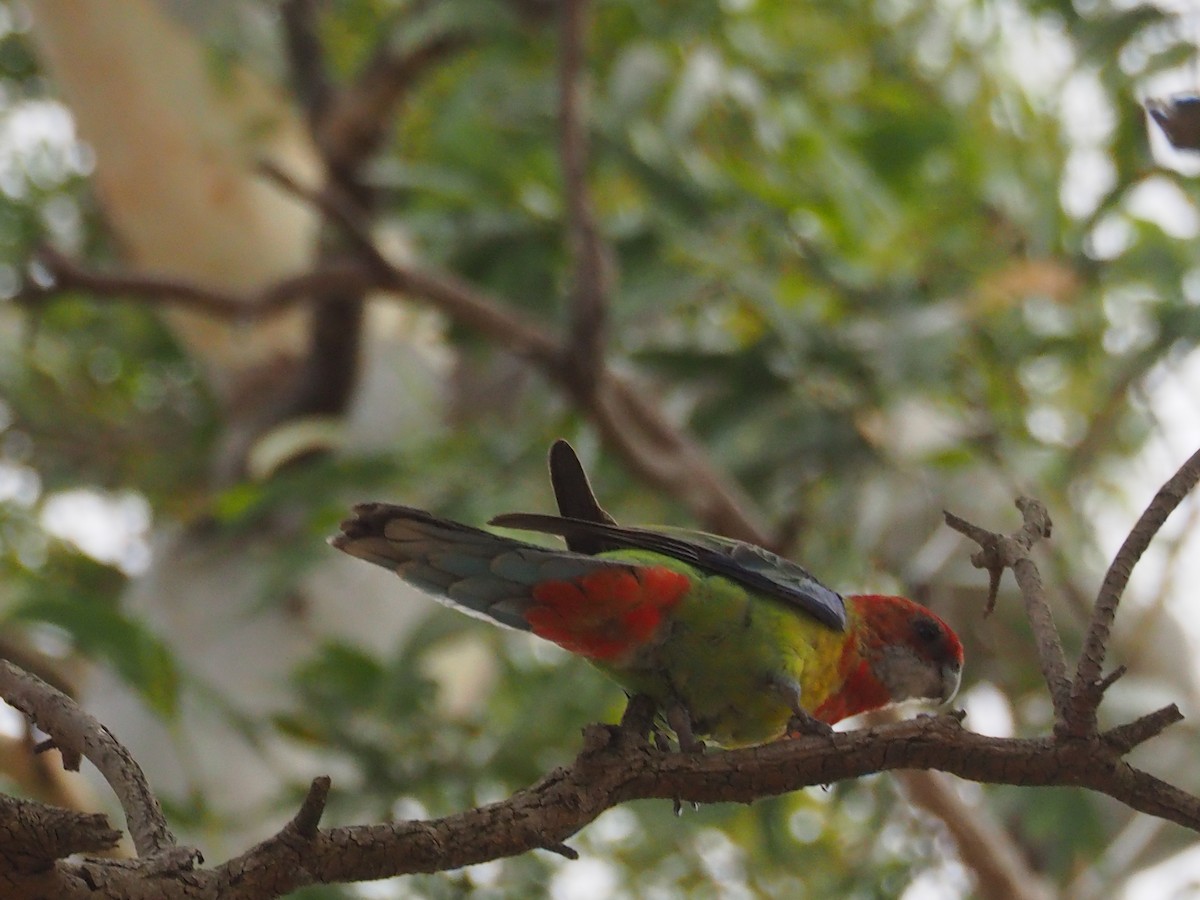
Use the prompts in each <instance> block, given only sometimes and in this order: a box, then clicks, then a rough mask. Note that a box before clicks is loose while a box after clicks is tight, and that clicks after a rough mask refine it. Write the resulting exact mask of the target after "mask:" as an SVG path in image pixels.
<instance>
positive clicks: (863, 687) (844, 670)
mask: <svg viewBox="0 0 1200 900" xmlns="http://www.w3.org/2000/svg"><path fill="white" fill-rule="evenodd" d="M864 599H866V598H862V597H857V596H850V597H847V598H846V614H847V622H846V642H845V644H844V645H843V646H842V655H841V658H840V659H839V660H838V674H839V675H840V676H841V687H840V688H838V689H837V690H835V691H834V692H833V693H832V694H830V695H829V697H827V698H826V699H825V701H824V702H823V703H822V704H821V705H820V706H818V707H817V708H816V710H814V711H813V716H814V717H816V718H818V719H820V720H821V721H822V722H825V723H827V724H829V725H832V724H834V723H835V722H840V721H841V720H842V719H848V718H850V716H856V715H858V714H859V713H862V712H866V711H867V710H870V709H878V708H879V707H880V706H884V705H886V704H887V703H888V702H889V701H890V700H891V695H890V694H889V693H888V690H887V688H886V687H885V686H884V685H883V683H882V682H881V681H880V680H879V678H878V677H876V675H875V671H874V669H873V668H872V665H871V660H870V659H869V658H868V656H867V654H866V652H865V651H866V647H867V646H869V645H870V643H871V637H872V635H873V633H874V631H873V629H874V621H873V616H872V610H873V607H872V606H871V604H870V602H869V600H868V601H867V602H865V603H864V602H863V601H864Z"/></svg>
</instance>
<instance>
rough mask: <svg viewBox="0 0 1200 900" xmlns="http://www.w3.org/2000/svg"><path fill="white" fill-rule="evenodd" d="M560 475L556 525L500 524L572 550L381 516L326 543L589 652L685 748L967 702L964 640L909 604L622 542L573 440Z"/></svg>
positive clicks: (655, 534) (626, 536)
mask: <svg viewBox="0 0 1200 900" xmlns="http://www.w3.org/2000/svg"><path fill="white" fill-rule="evenodd" d="M550 473H551V480H552V482H553V484H554V491H555V495H556V497H557V499H558V506H559V512H560V513H561V516H548V515H535V514H527V513H515V514H510V515H503V516H498V517H496V518H495V519H493V520H492V521H491V523H490V524H493V525H498V526H503V527H508V528H519V529H524V530H530V531H540V532H546V533H550V534H556V535H560V536H561V537H563V538H564V539H565V540H566V543H567V547H568V549H567V550H565V551H564V550H554V549H549V548H546V547H541V546H536V545H533V544H528V543H524V542H522V541H516V540H513V539H511V538H508V537H503V536H501V535H497V534H493V533H491V532H487V531H483V530H481V529H478V528H472V527H470V526H468V525H462V524H459V523H457V522H451V521H449V520H446V519H441V518H438V517H436V516H433V515H430V514H429V513H427V512H424V511H422V510H418V509H413V508H410V507H405V506H393V505H389V504H384V503H367V504H363V505H360V506H356V507H355V509H354V517H353V518H351V519H349V520H347V521H346V522H343V523H342V526H341V533H340V534H338V535H336V536H335V537H334V538H332V540H331V542H332V544H333V545H334V546H335V547H337V548H339V549H341V550H344V551H345V552H346V553H349V554H352V555H354V556H358V557H361V558H362V559H365V560H367V561H369V562H373V563H376V564H377V565H380V566H384V567H385V568H388V569H392V570H393V571H395V572H396V574H398V575H399V576H400V577H401V578H403V579H404V580H405V581H407V582H409V583H410V584H412V585H414V586H416V587H418V588H420V589H422V590H423V591H426V592H428V593H430V594H432V595H433V596H434V597H435V598H436V599H438V600H440V601H441V602H443V603H445V604H447V605H450V606H453V607H455V608H457V609H459V610H461V611H463V612H466V613H468V614H472V615H476V616H480V617H483V618H487V619H490V620H492V621H494V622H497V623H499V624H501V625H507V626H510V627H512V628H517V629H521V630H523V631H532V632H533V633H534V634H536V635H538V636H539V637H542V638H545V639H547V640H549V641H553V642H554V643H556V644H558V645H559V646H560V647H563V648H565V649H567V650H569V651H571V652H572V653H576V654H579V655H580V656H583V657H584V658H586V659H587V660H589V661H590V662H591V663H593V664H594V665H595V666H596V667H598V668H599V669H601V670H603V671H604V672H606V673H607V674H608V675H610V676H611V677H612V678H613V679H614V680H616V681H617V682H618V683H619V684H620V685H621V686H622V687H624V688H625V689H626V691H628V692H630V693H631V694H644V695H647V696H649V697H650V698H651V699H652V700H653V701H654V702H655V703H656V704H657V705H658V707H659V710H660V711H661V712H662V714H663V715H664V716H665V717H666V720H667V722H668V723H669V724H670V726H671V727H672V729H673V730H674V731H675V732H676V733H677V735H678V736H679V738H680V744H681V745H682V746H694V745H695V738H694V737H693V735H695V736H696V737H709V738H711V739H712V740H714V741H716V742H717V743H719V744H721V745H723V746H726V747H735V746H742V745H748V744H758V743H763V742H765V741H769V740H773V739H775V738H777V737H780V736H782V735H784V734H787V733H789V732H793V731H806V730H812V729H813V727H814V726H816V727H817V728H821V727H826V728H827V726H828V725H832V724H833V723H835V722H837V721H839V720H841V719H843V718H846V717H847V716H852V715H855V714H856V713H860V712H865V711H867V710H871V709H876V708H878V707H881V706H886V705H888V704H890V703H894V702H898V701H901V700H906V699H909V698H929V699H936V700H940V701H943V702H945V701H948V700H950V698H951V697H952V696H953V695H954V693H955V691H956V690H957V689H958V682H959V676H960V674H961V672H962V663H963V651H962V644H961V643H960V642H959V640H958V637H957V636H956V635H955V634H954V632H953V631H952V630H951V629H950V627H949V626H948V625H947V624H946V623H945V622H943V621H942V620H941V619H940V618H938V617H937V616H936V615H934V614H933V613H932V612H930V611H929V610H927V609H925V608H924V607H922V606H919V605H918V604H916V603H914V602H913V601H911V600H906V599H905V598H903V597H890V596H882V595H878V594H862V595H850V596H847V597H845V598H843V597H842V596H840V595H839V594H837V593H835V592H834V591H832V590H830V589H829V588H827V587H825V586H824V585H822V584H821V583H820V582H819V581H817V580H816V579H815V578H813V576H812V575H810V574H809V573H808V572H807V571H805V570H804V569H803V568H801V567H800V566H798V565H797V564H795V563H793V562H790V561H788V560H786V559H783V558H782V557H780V556H777V555H776V554H774V553H771V552H770V551H768V550H764V549H763V548H761V547H756V546H754V545H752V544H747V543H743V542H740V541H734V540H730V539H728V538H723V537H717V536H714V535H711V534H704V533H701V532H693V531H684V530H680V529H665V528H656V529H649V528H623V527H621V526H619V525H617V524H616V523H615V521H614V520H613V519H612V517H611V516H609V515H608V513H606V512H605V511H604V510H603V509H602V508H601V507H600V505H599V504H598V503H597V502H596V499H595V497H594V495H593V494H592V491H591V487H590V485H589V484H588V480H587V476H586V474H585V473H584V471H583V468H582V466H581V465H580V463H579V460H578V458H577V457H576V456H575V452H574V450H572V449H571V446H570V445H569V444H567V443H566V442H565V441H558V442H556V443H555V445H554V446H553V448H551V452H550Z"/></svg>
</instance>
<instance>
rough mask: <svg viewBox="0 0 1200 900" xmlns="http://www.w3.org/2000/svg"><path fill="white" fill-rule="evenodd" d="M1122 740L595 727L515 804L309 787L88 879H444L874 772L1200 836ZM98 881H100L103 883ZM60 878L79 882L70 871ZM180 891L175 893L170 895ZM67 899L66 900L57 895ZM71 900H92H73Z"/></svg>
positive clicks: (953, 730) (174, 892)
mask: <svg viewBox="0 0 1200 900" xmlns="http://www.w3.org/2000/svg"><path fill="white" fill-rule="evenodd" d="M1120 734H1121V733H1120V732H1119V731H1114V732H1109V733H1103V734H1100V735H1097V736H1094V737H1092V738H1088V739H1084V740H1077V739H1058V738H1054V737H1049V738H1036V739H1017V738H994V737H985V736H983V735H979V734H974V733H972V732H969V731H965V730H963V729H962V727H961V725H960V724H959V720H958V718H957V717H955V716H939V717H933V716H921V717H918V718H916V719H909V720H907V721H903V722H899V723H895V724H888V725H882V726H878V727H874V728H870V729H862V730H858V731H850V732H835V733H834V734H832V735H829V736H822V737H815V738H801V739H793V740H781V741H777V742H775V743H773V744H767V745H764V746H761V747H753V748H749V749H745V750H736V751H728V752H715V753H707V754H694V753H674V752H671V753H664V752H660V751H657V750H655V749H653V748H652V747H651V746H650V745H649V744H648V743H647V742H646V740H645V738H644V737H643V736H641V735H639V734H636V733H635V732H633V731H630V730H628V729H624V728H621V727H620V726H603V725H593V726H590V727H589V728H588V729H587V730H586V732H585V737H584V747H583V749H582V751H581V752H580V754H579V755H578V756H577V757H576V759H575V760H574V762H573V763H572V764H571V765H570V766H568V767H566V768H562V769H556V770H555V771H553V772H551V773H550V774H549V775H547V776H546V777H544V778H543V779H542V780H541V781H539V782H538V783H537V784H535V785H533V786H532V787H530V788H528V789H527V790H524V791H519V792H517V793H516V794H514V795H513V796H511V797H509V798H508V799H507V800H505V801H503V802H500V803H493V804H489V805H487V806H483V807H479V808H478V809H472V810H468V811H465V812H462V813H458V814H456V815H452V816H447V817H445V818H441V819H432V820H426V821H409V822H398V823H390V824H380V825H358V826H345V827H338V828H331V829H318V828H317V827H316V822H317V819H318V818H319V813H320V808H321V806H322V804H323V802H324V794H325V792H326V791H327V790H328V782H327V781H326V780H324V779H318V780H317V781H316V782H314V784H313V788H312V789H311V790H310V792H309V796H308V798H306V800H305V802H304V804H303V805H302V806H301V809H300V811H299V812H298V813H297V814H296V816H295V817H294V818H293V819H292V821H291V822H290V823H289V824H288V825H286V826H285V827H284V828H283V829H282V830H281V831H280V832H279V833H278V834H277V835H275V836H274V837H272V838H269V839H268V840H266V841H264V842H263V843H261V844H259V845H257V846H255V847H253V848H251V849H250V850H249V851H247V852H246V853H244V854H242V855H241V856H238V857H236V858H234V859H231V860H229V861H228V862H226V863H224V864H222V865H219V866H216V867H214V868H211V869H200V870H196V871H193V872H189V873H187V875H186V877H181V878H177V879H175V880H174V881H166V880H164V879H162V878H161V877H160V878H159V879H158V881H157V885H158V888H157V889H158V891H159V893H158V894H157V895H148V894H147V893H146V892H145V882H146V875H145V872H144V870H143V869H142V868H140V867H139V866H137V865H133V866H128V865H112V866H107V867H104V868H103V869H101V870H97V869H96V867H95V864H85V866H87V865H91V866H92V868H91V869H90V870H89V872H90V877H91V878H92V879H93V881H95V880H97V879H102V880H103V882H104V887H105V889H106V890H108V891H109V894H108V895H109V896H121V897H135V898H140V897H145V896H158V897H159V898H163V900H166V898H172V897H189V898H190V897H205V898H214V897H220V898H222V900H263V898H268V897H278V896H282V895H283V894H286V893H288V892H290V891H292V890H295V889H296V888H298V887H301V886H303V885H307V884H313V883H327V882H350V881H361V880H369V879H376V878H385V877H391V876H396V875H403V874H410V873H416V872H436V871H445V870H447V869H454V868H458V867H461V866H465V865H471V864H473V863H478V862H483V861H486V860H491V859H498V858H501V857H504V856H511V855H515V854H519V853H526V852H528V851H530V850H535V849H549V850H551V851H552V852H556V853H557V852H562V848H563V842H564V841H565V840H566V839H568V838H569V837H570V836H571V835H573V834H574V833H576V832H577V831H578V830H579V829H581V828H583V827H584V826H585V825H587V824H588V823H589V822H591V821H592V820H594V819H595V818H596V817H597V816H598V815H600V813H602V812H603V811H604V810H606V809H608V808H610V807H612V806H615V805H617V804H619V803H624V802H627V801H630V800H634V799H662V800H670V799H675V798H678V799H680V800H682V801H684V802H697V803H721V802H740V803H746V802H751V801H753V800H755V799H758V798H761V797H765V796H771V795H777V794H784V793H790V792H792V791H796V790H800V789H802V788H804V787H811V786H814V785H821V784H830V783H832V782H835V781H841V780H843V779H847V778H857V777H861V776H863V775H867V774H870V773H873V772H881V771H894V770H900V769H912V768H932V769H940V770H942V771H945V772H950V773H953V774H955V775H958V776H960V777H963V778H969V779H972V780H977V781H986V782H992V783H1003V784H1020V785H1026V786H1037V785H1044V786H1048V785H1078V786H1082V787H1087V788H1091V789H1092V790H1096V791H1100V792H1102V793H1105V794H1108V795H1110V796H1113V797H1116V798H1117V799H1119V800H1122V801H1123V802H1125V803H1127V804H1128V805H1130V806H1131V807H1133V808H1135V809H1139V810H1142V811H1145V812H1149V813H1151V814H1153V815H1156V816H1159V817H1162V818H1165V819H1168V820H1170V821H1174V822H1178V823H1179V824H1182V825H1184V826H1185V827H1188V828H1191V829H1193V830H1198V831H1200V798H1196V797H1193V796H1191V795H1189V794H1186V793H1184V792H1182V791H1179V790H1178V789H1177V788H1174V787H1172V786H1171V785H1169V784H1166V783H1165V782H1162V781H1160V780H1159V779H1156V778H1154V777H1153V776H1150V775H1148V774H1147V773H1145V772H1142V771H1139V770H1137V769H1134V768H1132V767H1131V766H1129V765H1127V764H1125V763H1123V762H1121V761H1120V757H1119V755H1118V754H1116V753H1114V751H1113V747H1114V745H1115V744H1118V743H1123V741H1124V737H1128V735H1127V734H1126V735H1124V736H1121V737H1119V736H1118V735H1120ZM98 871H99V874H97V872H98ZM62 872H63V875H64V878H65V877H66V876H67V875H70V874H72V873H73V872H74V870H72V869H70V868H69V866H67V864H64V867H63V869H62ZM168 888H170V889H171V890H168ZM56 896H60V895H56ZM61 896H62V897H64V898H66V900H72V898H73V897H75V896H86V895H85V894H82V893H80V894H73V893H64V894H62V895H61Z"/></svg>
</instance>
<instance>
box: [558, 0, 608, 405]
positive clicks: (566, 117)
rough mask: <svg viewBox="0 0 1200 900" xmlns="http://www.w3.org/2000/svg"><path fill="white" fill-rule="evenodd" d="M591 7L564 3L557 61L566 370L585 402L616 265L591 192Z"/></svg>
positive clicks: (598, 366)
mask: <svg viewBox="0 0 1200 900" xmlns="http://www.w3.org/2000/svg"><path fill="white" fill-rule="evenodd" d="M590 14H591V7H590V3H589V2H588V0H564V2H563V3H562V4H561V7H560V10H559V15H560V16H561V20H562V22H561V29H560V37H559V62H558V96H559V101H558V128H559V160H560V164H561V167H562V176H563V190H564V193H565V195H566V200H567V232H568V236H569V240H570V247H571V258H572V260H573V263H574V265H573V268H574V271H573V273H572V284H571V328H570V340H569V342H568V346H567V348H566V372H567V374H568V376H569V379H570V382H571V384H572V385H573V386H574V388H575V391H576V392H577V393H578V394H579V396H580V397H581V398H588V397H591V396H593V394H594V392H595V390H596V385H597V382H598V381H599V378H598V374H599V373H600V372H601V370H602V368H603V365H604V345H605V332H606V330H607V329H606V323H607V319H608V296H609V293H610V290H611V282H612V270H613V264H612V260H611V257H610V254H609V253H608V252H607V250H606V248H605V245H604V242H603V240H602V239H601V237H600V232H599V229H598V228H597V226H596V216H595V210H594V207H593V204H592V197H591V193H590V191H589V189H588V181H587V168H588V127H587V121H586V118H587V116H586V100H587V88H586V74H585V68H584V57H585V54H586V46H587V32H588V25H589V21H590Z"/></svg>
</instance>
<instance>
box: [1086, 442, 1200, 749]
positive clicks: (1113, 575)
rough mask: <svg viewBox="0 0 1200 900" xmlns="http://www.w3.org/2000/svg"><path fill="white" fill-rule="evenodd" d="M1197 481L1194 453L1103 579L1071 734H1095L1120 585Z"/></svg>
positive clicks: (1199, 461)
mask: <svg viewBox="0 0 1200 900" xmlns="http://www.w3.org/2000/svg"><path fill="white" fill-rule="evenodd" d="M1198 480H1200V450H1197V451H1196V452H1195V453H1193V454H1192V455H1191V457H1190V458H1189V459H1188V460H1187V462H1185V463H1184V464H1183V465H1182V466H1180V467H1179V470H1178V471H1177V472H1176V473H1175V474H1174V475H1172V476H1171V477H1170V479H1168V480H1167V482H1166V484H1164V485H1163V486H1162V487H1161V488H1159V490H1158V493H1157V494H1155V495H1154V499H1153V500H1151V501H1150V505H1149V506H1147V507H1146V510H1145V512H1143V513H1142V515H1141V517H1140V518H1139V519H1138V521H1137V523H1136V524H1135V525H1134V526H1133V529H1132V530H1131V531H1130V532H1129V535H1128V536H1127V537H1126V538H1125V541H1124V543H1123V544H1122V545H1121V549H1120V550H1119V551H1117V555H1116V556H1115V557H1114V558H1113V561H1112V564H1111V565H1109V567H1108V571H1107V572H1106V573H1105V575H1104V581H1103V582H1102V583H1101V585H1100V592H1099V594H1098V595H1097V596H1096V605H1095V606H1094V607H1093V609H1092V619H1091V622H1090V623H1089V624H1088V630H1087V636H1086V637H1085V638H1084V641H1083V650H1082V651H1081V653H1080V655H1079V665H1078V666H1077V667H1076V670H1075V683H1074V685H1073V687H1072V690H1071V700H1070V709H1069V711H1068V712H1069V718H1068V724H1069V727H1070V730H1071V733H1072V734H1073V735H1076V736H1083V735H1085V734H1089V733H1092V732H1094V731H1095V730H1096V708H1097V707H1098V706H1099V704H1100V699H1101V697H1102V696H1103V693H1104V690H1103V686H1102V684H1103V682H1102V679H1101V677H1100V673H1101V670H1102V669H1103V668H1104V656H1105V653H1106V651H1107V647H1108V639H1109V635H1110V634H1111V632H1112V625H1113V621H1114V620H1115V619H1116V615H1117V606H1118V605H1119V604H1120V602H1121V596H1122V595H1123V594H1124V593H1125V586H1126V585H1127V584H1128V583H1129V576H1130V575H1131V574H1132V573H1133V567H1134V566H1135V565H1137V562H1138V560H1139V559H1141V558H1142V554H1143V553H1145V552H1146V548H1147V547H1149V546H1150V541H1152V540H1153V539H1154V536H1155V535H1156V534H1158V532H1159V529H1161V528H1162V526H1163V524H1164V523H1165V522H1166V521H1167V517H1168V516H1170V515H1171V513H1172V512H1174V511H1175V507H1177V506H1179V504H1180V503H1182V502H1183V498H1184V497H1186V496H1187V495H1188V494H1189V493H1190V492H1191V490H1192V488H1194V487H1195V486H1196V482H1197V481H1198Z"/></svg>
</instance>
